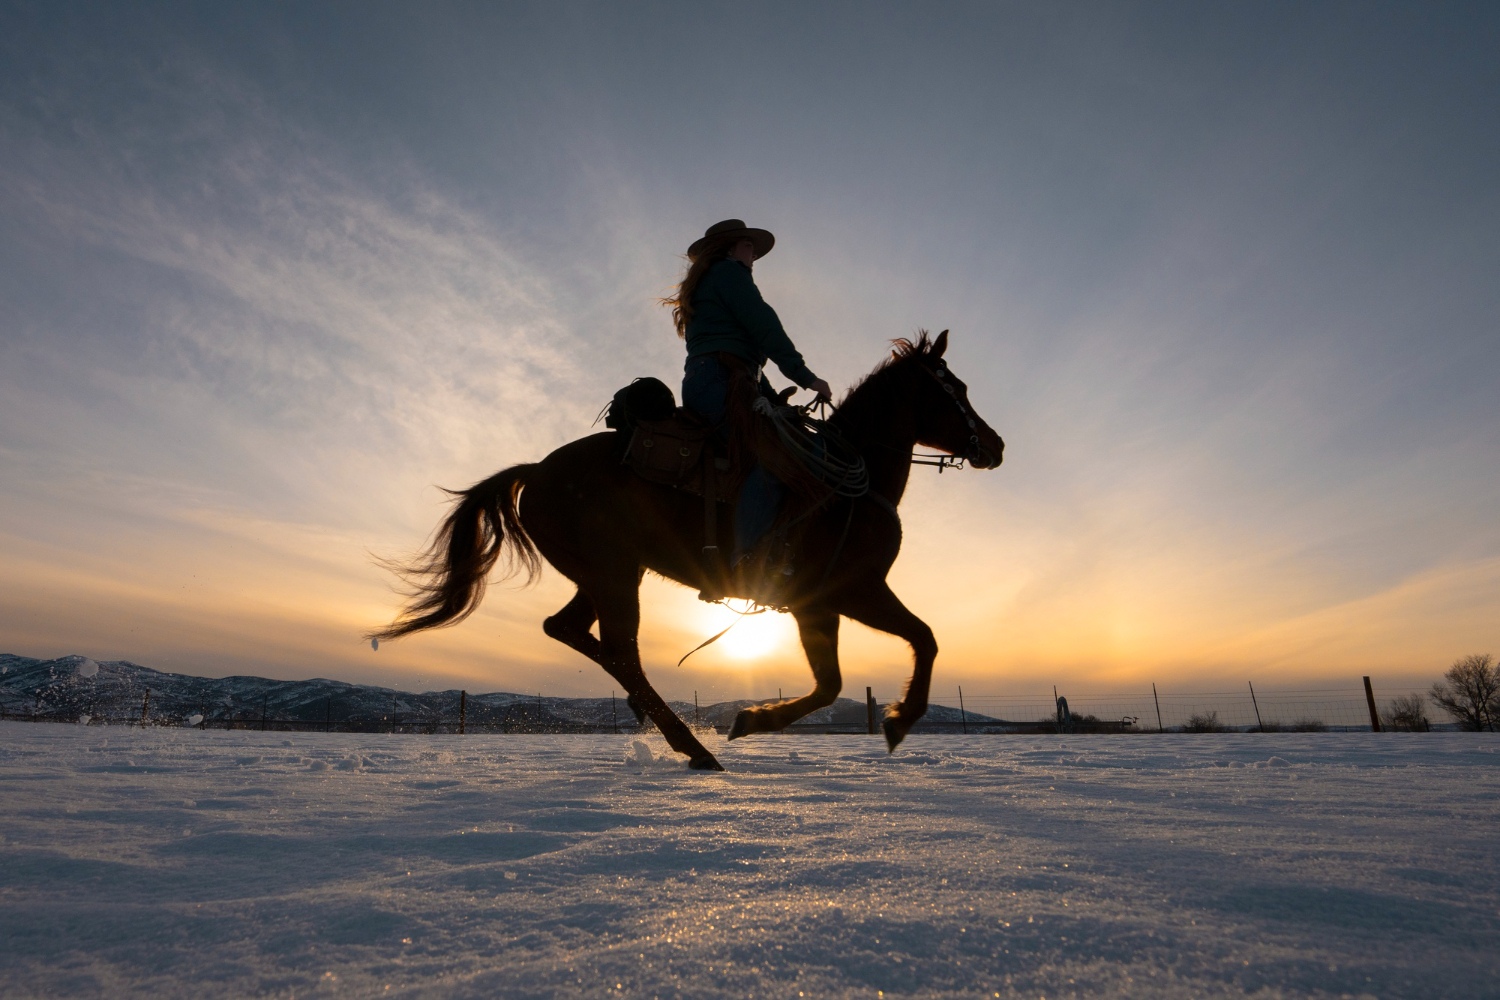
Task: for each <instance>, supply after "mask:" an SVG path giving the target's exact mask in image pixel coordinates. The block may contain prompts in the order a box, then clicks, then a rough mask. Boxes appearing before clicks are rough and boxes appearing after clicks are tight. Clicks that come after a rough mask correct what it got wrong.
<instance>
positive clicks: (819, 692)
mask: <svg viewBox="0 0 1500 1000" xmlns="http://www.w3.org/2000/svg"><path fill="white" fill-rule="evenodd" d="M793 617H794V618H796V619H797V631H798V632H799V633H800V634H801V636H802V649H803V650H804V651H805V652H806V653H807V663H808V666H810V667H812V673H813V689H812V692H811V693H809V694H805V695H803V696H802V697H801V698H792V699H790V700H788V701H779V702H776V703H775V704H772V705H760V706H757V707H756V708H747V709H745V710H744V711H742V712H740V713H739V714H737V715H736V716H735V717H734V725H732V726H730V727H729V738H730V739H732V740H737V739H739V738H740V737H741V736H749V735H750V734H752V733H774V732H777V731H779V730H782V729H785V728H786V727H787V726H789V725H791V724H792V723H794V722H796V721H797V720H798V719H800V718H802V717H803V716H804V715H806V714H807V713H809V712H815V711H817V710H818V709H820V708H824V707H825V706H828V705H832V704H833V702H834V699H836V698H837V697H838V696H839V688H840V687H841V686H842V684H843V680H842V678H841V677H840V676H839V616H838V614H837V613H835V612H832V611H827V610H824V609H817V610H804V611H798V612H795V613H794V614H793Z"/></svg>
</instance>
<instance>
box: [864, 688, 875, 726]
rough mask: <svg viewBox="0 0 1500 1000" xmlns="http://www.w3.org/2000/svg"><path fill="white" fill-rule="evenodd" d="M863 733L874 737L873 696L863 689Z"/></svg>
mask: <svg viewBox="0 0 1500 1000" xmlns="http://www.w3.org/2000/svg"><path fill="white" fill-rule="evenodd" d="M865 732H867V733H869V734H870V735H871V736H874V735H875V695H874V693H872V692H871V690H870V689H869V688H865Z"/></svg>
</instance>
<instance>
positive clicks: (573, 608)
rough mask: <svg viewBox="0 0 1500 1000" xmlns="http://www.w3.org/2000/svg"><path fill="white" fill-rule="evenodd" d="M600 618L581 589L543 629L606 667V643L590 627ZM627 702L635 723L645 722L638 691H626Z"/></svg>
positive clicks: (543, 625) (545, 623)
mask: <svg viewBox="0 0 1500 1000" xmlns="http://www.w3.org/2000/svg"><path fill="white" fill-rule="evenodd" d="M598 618H599V616H598V615H597V614H596V613H595V611H594V602H593V601H591V600H589V596H588V595H587V594H585V593H584V592H583V591H582V590H580V591H578V592H577V593H576V594H574V595H573V599H572V600H571V601H569V602H568V603H567V604H565V605H563V607H562V610H561V611H559V612H558V613H557V614H555V615H553V616H552V617H550V618H548V619H547V620H546V621H544V622H542V631H543V632H545V633H547V634H548V635H549V636H551V637H552V638H554V639H556V640H557V641H558V642H560V643H562V644H563V645H565V646H568V647H571V648H572V649H576V650H578V652H580V653H582V654H583V655H584V656H587V657H588V658H589V659H591V660H593V661H594V662H595V663H597V664H599V666H601V667H603V666H605V664H604V647H603V646H602V645H600V643H599V640H598V639H596V638H594V635H593V633H592V632H590V631H589V629H591V628H593V627H594V622H595V621H597V620H598ZM606 669H608V668H606ZM625 704H627V705H629V706H630V710H631V711H632V712H634V713H635V721H636V725H644V724H645V722H646V713H645V712H644V711H643V710H642V709H641V706H640V703H639V702H637V701H636V698H635V695H633V694H630V693H629V692H628V691H627V693H626V698H625Z"/></svg>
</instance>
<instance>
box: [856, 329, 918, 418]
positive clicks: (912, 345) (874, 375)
mask: <svg viewBox="0 0 1500 1000" xmlns="http://www.w3.org/2000/svg"><path fill="white" fill-rule="evenodd" d="M932 348H933V341H932V338H931V337H930V336H928V333H927V331H926V330H921V329H919V330H917V339H916V341H915V342H913V341H912V340H910V339H908V338H906V337H897V338H896V339H895V340H893V341H891V355H890V357H888V358H886V359H885V360H883V361H881V362H880V364H878V365H876V366H875V367H874V368H873V369H871V370H870V374H868V375H866V376H865V377H864V378H862V379H860V380H859V381H858V382H856V383H854V385H852V386H851V387H850V388H849V391H848V392H847V393H845V394H844V398H843V399H842V400H840V401H839V405H838V406H837V407H835V410H839V409H843V407H844V406H845V405H847V404H848V402H849V401H850V400H851V399H853V398H854V395H855V394H856V393H858V392H859V391H860V390H861V389H863V388H864V387H865V386H866V385H869V384H870V383H872V382H875V381H876V380H878V379H879V378H880V376H881V375H883V374H885V373H886V372H887V371H889V370H891V369H893V368H899V367H902V366H904V365H906V364H909V363H911V362H912V361H913V360H914V359H920V358H925V357H927V356H928V355H929V354H931V353H932ZM919 363H920V362H919Z"/></svg>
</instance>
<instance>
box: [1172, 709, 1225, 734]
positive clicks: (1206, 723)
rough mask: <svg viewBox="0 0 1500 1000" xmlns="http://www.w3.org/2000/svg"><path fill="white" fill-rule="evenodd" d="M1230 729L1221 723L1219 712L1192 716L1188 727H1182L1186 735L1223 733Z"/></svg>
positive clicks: (1188, 721)
mask: <svg viewBox="0 0 1500 1000" xmlns="http://www.w3.org/2000/svg"><path fill="white" fill-rule="evenodd" d="M1227 729H1228V727H1227V726H1225V725H1224V724H1223V723H1222V722H1220V721H1219V713H1218V712H1204V713H1203V714H1201V715H1194V716H1190V717H1189V718H1188V720H1187V725H1185V726H1183V727H1182V731H1183V732H1185V733H1222V732H1225V731H1226V730H1227Z"/></svg>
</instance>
